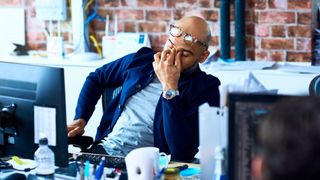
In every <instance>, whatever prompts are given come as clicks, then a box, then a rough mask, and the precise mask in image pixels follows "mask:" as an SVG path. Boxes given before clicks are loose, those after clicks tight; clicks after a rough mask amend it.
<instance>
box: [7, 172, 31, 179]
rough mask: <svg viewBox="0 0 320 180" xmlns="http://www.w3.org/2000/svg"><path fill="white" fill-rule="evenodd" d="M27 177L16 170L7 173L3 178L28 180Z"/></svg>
mask: <svg viewBox="0 0 320 180" xmlns="http://www.w3.org/2000/svg"><path fill="white" fill-rule="evenodd" d="M26 179H27V177H26V175H24V174H20V173H16V172H15V173H11V174H9V175H7V176H6V177H4V179H3V180H26Z"/></svg>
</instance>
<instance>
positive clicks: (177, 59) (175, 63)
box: [174, 51, 182, 70]
mask: <svg viewBox="0 0 320 180" xmlns="http://www.w3.org/2000/svg"><path fill="white" fill-rule="evenodd" d="M181 56H182V52H181V51H178V52H177V55H176V57H175V62H174V65H175V66H176V67H177V68H178V69H179V70H181Z"/></svg>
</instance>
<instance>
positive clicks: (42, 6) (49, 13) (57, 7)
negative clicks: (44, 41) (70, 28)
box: [35, 0, 67, 21]
mask: <svg viewBox="0 0 320 180" xmlns="http://www.w3.org/2000/svg"><path fill="white" fill-rule="evenodd" d="M35 5H36V17H37V18H38V19H41V20H60V21H64V20H66V19H67V12H66V9H67V7H66V6H67V4H66V0H36V1H35Z"/></svg>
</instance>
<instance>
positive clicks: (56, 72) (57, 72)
mask: <svg viewBox="0 0 320 180" xmlns="http://www.w3.org/2000/svg"><path fill="white" fill-rule="evenodd" d="M0 72H1V73H0V109H1V110H3V109H6V107H11V106H12V105H13V106H14V107H15V108H13V109H14V111H12V115H13V117H14V120H12V122H15V123H14V124H13V125H12V126H13V127H11V128H10V127H0V128H2V129H3V130H4V131H2V133H1V131H0V155H1V156H2V157H3V156H11V155H16V156H19V157H22V158H28V159H33V157H34V152H35V151H36V149H37V148H38V140H39V138H40V137H43V136H46V137H47V138H48V141H49V146H50V148H51V149H52V150H53V152H54V154H55V164H56V165H57V166H67V165H68V144H67V130H66V106H65V86H64V71H63V68H57V67H45V66H37V65H26V64H16V63H5V62H0ZM3 119H4V118H2V119H0V125H1V126H6V125H5V123H4V122H1V120H3ZM7 126H8V123H7ZM8 129H9V130H8Z"/></svg>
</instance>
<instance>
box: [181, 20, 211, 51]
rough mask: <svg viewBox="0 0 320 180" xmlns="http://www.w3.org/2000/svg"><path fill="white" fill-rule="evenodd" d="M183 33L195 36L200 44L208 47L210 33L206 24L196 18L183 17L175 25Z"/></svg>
mask: <svg viewBox="0 0 320 180" xmlns="http://www.w3.org/2000/svg"><path fill="white" fill-rule="evenodd" d="M176 25H177V26H179V27H180V28H181V29H183V30H184V31H185V32H187V33H189V34H191V35H192V36H195V37H196V38H197V39H198V40H200V41H201V42H203V43H205V44H207V45H209V41H210V38H211V32H210V28H209V25H208V23H207V22H206V21H205V20H204V19H203V18H201V17H198V16H185V17H183V18H182V19H180V20H179V21H178V22H177V23H176Z"/></svg>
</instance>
